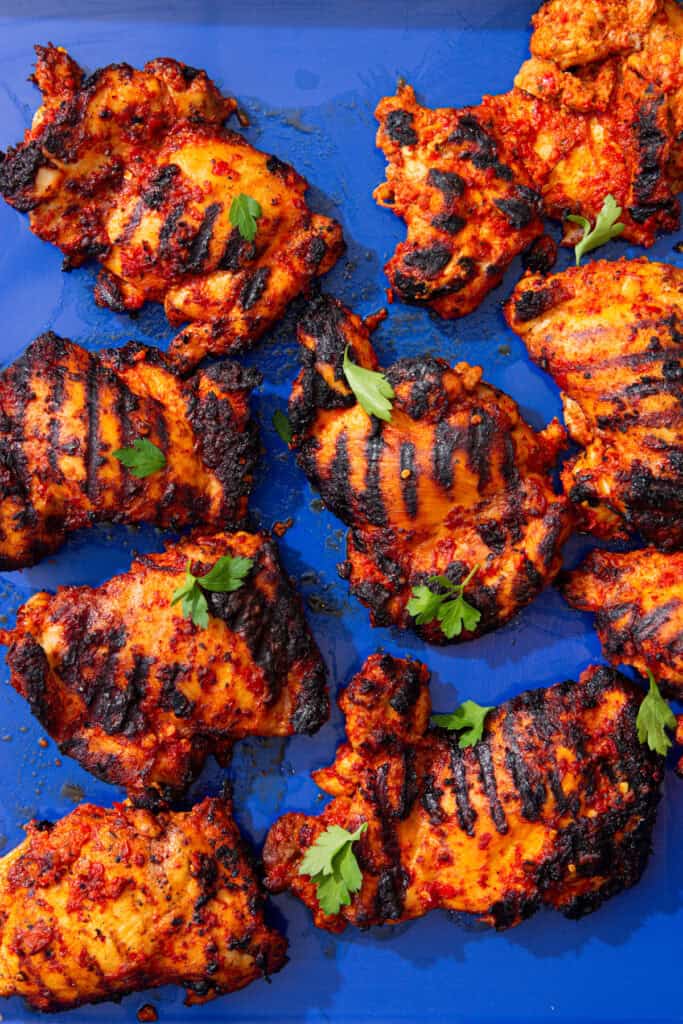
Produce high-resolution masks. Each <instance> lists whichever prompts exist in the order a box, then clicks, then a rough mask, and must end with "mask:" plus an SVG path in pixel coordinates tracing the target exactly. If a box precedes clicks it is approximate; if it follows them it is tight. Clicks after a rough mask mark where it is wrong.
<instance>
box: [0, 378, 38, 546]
mask: <svg viewBox="0 0 683 1024" xmlns="http://www.w3.org/2000/svg"><path fill="white" fill-rule="evenodd" d="M32 369H33V368H32V365H31V364H29V361H28V359H27V358H23V359H20V360H19V361H18V362H17V363H15V367H14V373H13V374H12V375H11V376H10V380H11V381H12V384H13V396H14V404H15V409H14V412H13V416H12V426H11V438H12V441H11V444H10V445H8V446H7V448H6V449H5V450H2V449H0V460H2V462H3V463H4V464H5V466H6V467H7V469H8V471H9V473H10V477H11V481H12V482H11V484H10V488H9V491H8V496H9V495H16V496H17V497H19V498H21V502H22V510H21V512H20V513H18V514H17V515H16V516H15V522H16V523H17V526H18V527H19V528H20V529H21V528H24V527H26V526H31V525H33V524H35V523H36V522H37V521H38V516H37V514H36V510H35V507H34V505H33V502H32V501H31V477H30V474H29V470H28V463H27V460H26V455H25V453H24V449H23V440H24V438H25V437H26V407H27V405H28V404H29V402H30V401H31V400H32V398H33V397H34V393H33V390H32V388H31V376H32Z"/></svg>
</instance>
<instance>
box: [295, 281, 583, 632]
mask: <svg viewBox="0 0 683 1024" xmlns="http://www.w3.org/2000/svg"><path fill="white" fill-rule="evenodd" d="M299 341H300V342H301V345H302V358H303V362H304V369H303V370H302V372H301V374H300V375H299V377H298V378H297V380H296V382H295V384H294V388H293V391H292V396H291V399H290V406H289V411H290V420H291V423H292V428H293V431H294V438H293V447H294V448H295V449H296V450H297V452H298V456H297V459H298V463H299V465H300V466H301V468H302V469H303V470H304V472H305V473H306V474H307V476H308V477H309V479H310V480H311V482H312V483H313V485H314V486H315V487H316V488H317V489H318V490H319V491H320V494H321V496H322V498H323V500H324V502H325V504H326V505H327V506H328V508H329V509H330V510H331V511H332V512H334V513H335V515H337V516H339V518H340V519H341V520H343V522H344V523H346V524H347V525H348V526H350V527H351V530H350V533H349V536H348V560H347V562H346V563H344V565H343V566H341V567H340V571H341V572H342V574H343V575H344V576H345V577H346V578H348V580H349V581H350V584H351V590H352V592H353V594H354V595H355V596H356V597H358V598H359V599H360V600H361V601H362V602H363V603H364V604H366V605H367V606H368V607H369V608H370V611H371V617H372V622H373V624H374V625H382V626H386V625H390V624H394V625H397V626H399V627H401V628H403V629H405V628H407V627H411V626H415V628H416V629H417V631H418V633H420V635H422V636H423V637H424V638H425V639H427V640H429V641H431V642H432V643H445V642H446V639H447V638H446V636H445V635H444V632H443V631H442V629H441V626H440V624H439V622H438V621H436V620H435V621H433V622H431V623H428V624H422V625H416V620H415V619H414V618H412V617H411V615H410V613H409V611H408V608H407V604H408V601H409V600H410V599H411V592H412V589H413V587H415V586H422V585H429V582H430V580H431V579H432V577H434V576H438V575H444V576H446V577H448V579H449V580H450V581H451V582H452V583H453V584H459V583H461V582H462V581H463V580H464V579H465V577H466V576H467V575H468V574H469V573H470V572H471V571H472V570H473V569H475V567H477V570H476V572H475V573H474V576H473V578H472V580H471V582H470V583H469V584H468V587H467V595H466V596H467V601H468V602H469V603H471V605H472V606H474V607H476V608H477V609H478V610H479V612H480V614H481V619H480V621H479V624H478V626H477V628H476V630H467V629H465V630H464V631H463V632H462V634H461V639H469V638H470V637H471V636H473V635H475V634H479V633H482V632H485V631H487V630H491V629H494V628H496V627H497V626H499V625H501V624H502V623H504V622H506V621H507V620H508V619H509V618H511V616H513V615H514V614H515V612H516V611H518V609H520V608H521V607H523V606H524V605H525V604H527V603H528V602H529V601H531V600H532V598H533V597H535V596H536V594H538V593H539V591H540V590H541V589H542V588H543V586H544V585H545V584H546V583H547V582H548V581H549V580H550V579H552V578H553V576H554V575H555V574H556V573H557V571H558V569H559V567H560V561H561V555H560V551H561V546H562V544H563V542H564V540H565V539H566V537H567V534H568V531H569V519H568V515H567V502H566V499H565V498H564V497H562V496H558V495H556V494H555V493H554V491H553V486H552V483H551V480H550V478H549V475H548V472H549V469H550V467H551V466H552V465H553V463H554V462H555V459H556V456H557V452H558V450H559V449H560V448H561V447H562V446H563V443H564V437H565V435H564V431H563V430H562V428H561V427H560V425H559V424H558V423H557V421H553V423H551V424H550V425H549V426H548V427H546V429H545V430H543V431H541V432H539V433H535V432H534V431H533V430H532V429H531V428H530V427H529V426H528V424H527V423H525V422H524V420H523V419H522V417H521V415H520V413H519V409H518V408H517V405H516V404H515V402H514V401H513V400H512V399H511V398H510V397H508V396H507V395H505V394H503V393H502V392H500V391H498V390H497V389H496V388H493V387H491V386H490V385H488V384H486V383H485V382H484V381H482V376H481V369H480V368H479V367H476V366H468V365H467V363H459V364H458V365H457V366H455V367H453V368H451V367H449V366H448V364H447V363H445V362H444V361H443V360H440V359H434V358H432V357H428V356H422V357H418V358H410V359H401V360H399V361H398V362H397V363H395V364H394V365H393V366H391V367H389V368H388V369H387V370H386V377H387V379H388V380H389V382H390V383H391V385H392V387H393V388H394V391H395V398H394V401H393V410H392V413H391V421H390V422H388V423H385V422H383V421H382V420H380V419H377V418H375V417H374V416H372V417H371V416H368V415H367V413H366V412H364V410H363V408H362V407H361V405H360V404H358V402H357V401H356V399H355V397H354V395H353V393H352V392H351V390H350V388H349V386H348V384H347V382H346V378H345V375H344V371H343V357H344V351H345V348H346V346H347V345H348V346H349V352H350V356H351V359H352V361H353V362H355V363H357V364H359V365H360V366H362V367H365V368H368V369H371V370H374V369H376V367H377V357H376V355H375V353H374V350H373V348H372V343H371V341H370V331H369V329H368V326H367V324H364V323H363V322H362V321H361V320H360V319H359V318H358V317H357V316H355V315H354V314H353V313H351V312H350V311H349V310H347V309H345V308H344V307H343V306H342V305H341V304H340V303H339V302H337V301H335V300H334V299H332V298H329V297H327V296H320V297H319V298H317V299H316V300H315V301H314V302H312V303H311V304H310V305H309V307H308V310H307V312H306V313H305V315H304V316H303V318H302V320H301V322H300V325H299ZM436 589H437V590H438V589H439V588H438V585H437V588H436Z"/></svg>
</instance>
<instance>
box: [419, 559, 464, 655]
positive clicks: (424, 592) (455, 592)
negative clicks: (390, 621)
mask: <svg viewBox="0 0 683 1024" xmlns="http://www.w3.org/2000/svg"><path fill="white" fill-rule="evenodd" d="M478 570H479V566H478V565H475V567H474V569H472V570H471V572H469V573H468V575H467V577H466V578H465V579H464V580H463V581H462V583H453V582H452V581H451V580H449V578H448V576H431V577H430V578H429V583H431V584H432V585H433V586H437V587H441V588H442V591H438V590H432V589H431V587H427V586H425V585H424V584H422V585H420V586H418V587H413V596H412V597H411V598H410V600H409V601H408V605H407V608H408V613H409V614H410V615H412V616H413V618H414V619H415V622H416V623H417V625H418V626H426V625H427V624H428V623H429V622H433V621H434V620H435V619H438V621H439V623H440V624H441V632H442V633H443V634H444V636H445V637H447V638H448V639H449V640H452V639H453V637H454V636H460V634H461V633H462V631H463V629H466V630H467V631H468V632H470V633H472V632H473V631H474V630H475V629H476V628H477V626H478V624H479V620H480V619H481V612H480V611H479V609H478V608H475V607H474V605H471V604H469V602H468V601H466V600H465V596H464V592H465V587H466V586H467V584H468V583H469V582H470V580H471V579H472V577H473V576H474V574H475V573H476V572H477V571H478Z"/></svg>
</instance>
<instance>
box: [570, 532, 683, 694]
mask: <svg viewBox="0 0 683 1024" xmlns="http://www.w3.org/2000/svg"><path fill="white" fill-rule="evenodd" d="M561 589H562V593H563V594H564V596H565V597H566V598H567V600H568V601H569V603H570V605H572V607H573V608H579V609H580V610H581V611H584V612H593V614H594V615H595V625H596V628H597V631H598V635H599V637H600V642H601V643H602V648H603V651H604V652H605V656H606V657H607V658H609V660H610V661H611V662H613V664H615V665H619V664H625V665H633V666H634V667H635V668H637V669H638V671H639V672H640V674H641V675H643V676H645V675H647V671H648V669H649V670H650V671H651V672H652V674H653V675H654V676H655V678H656V679H657V681H658V682H659V684H660V686H661V688H662V689H663V690H665V691H666V692H668V693H669V694H670V695H671V696H674V697H679V698H680V697H681V696H683V552H681V551H669V552H666V553H663V552H661V551H656V550H654V549H652V548H649V549H647V550H643V551H629V552H616V551H592V552H591V553H590V555H589V556H588V558H587V559H586V560H585V562H584V563H583V564H582V565H581V566H579V568H578V569H576V570H575V571H574V572H570V573H568V574H567V575H566V576H565V577H564V578H563V579H562V584H561Z"/></svg>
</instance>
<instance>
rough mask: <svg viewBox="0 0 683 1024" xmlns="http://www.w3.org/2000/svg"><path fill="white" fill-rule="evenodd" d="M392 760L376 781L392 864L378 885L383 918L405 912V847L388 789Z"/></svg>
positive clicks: (375, 797) (384, 843) (375, 794)
mask: <svg viewBox="0 0 683 1024" xmlns="http://www.w3.org/2000/svg"><path fill="white" fill-rule="evenodd" d="M388 774H389V764H388V763H385V764H382V765H379V767H378V768H377V770H376V772H375V775H374V778H373V781H372V790H373V792H372V798H373V802H374V804H375V807H376V809H377V817H378V818H379V823H380V830H381V833H382V846H383V849H384V853H385V855H386V857H387V859H388V860H389V861H390V863H391V867H390V868H388V869H386V868H385V869H384V870H383V871H382V874H381V876H380V879H379V884H378V889H377V911H378V913H379V916H380V919H381V920H390V919H394V918H398V917H400V915H401V913H402V912H403V902H404V898H405V889H406V878H405V876H404V874H403V870H402V868H401V850H400V847H399V844H398V838H397V836H396V829H395V827H394V824H393V818H394V812H393V809H392V807H391V802H390V800H389V793H388V784H387V783H388Z"/></svg>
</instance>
